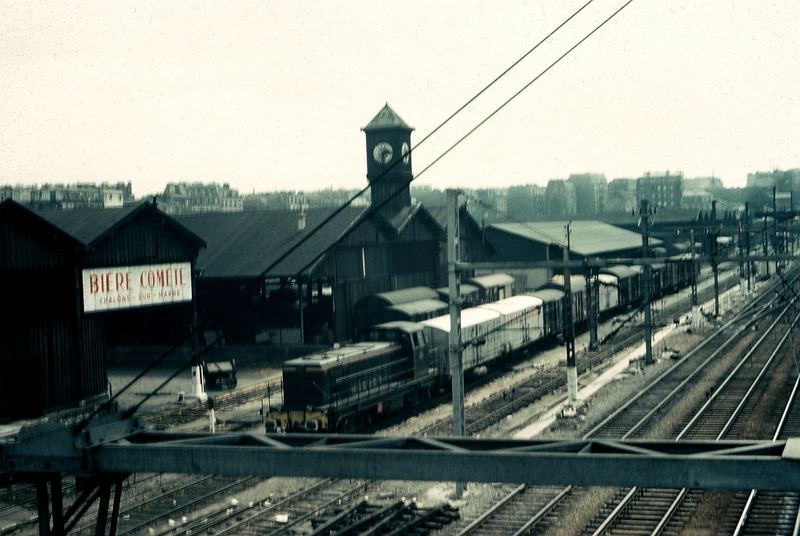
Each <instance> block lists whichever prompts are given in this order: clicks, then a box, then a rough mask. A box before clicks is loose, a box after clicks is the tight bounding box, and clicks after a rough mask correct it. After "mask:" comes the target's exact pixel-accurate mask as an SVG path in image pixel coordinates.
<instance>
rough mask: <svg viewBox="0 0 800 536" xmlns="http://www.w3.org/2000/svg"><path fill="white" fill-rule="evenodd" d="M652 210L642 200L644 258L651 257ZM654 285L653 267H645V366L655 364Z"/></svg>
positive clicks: (643, 299) (643, 289)
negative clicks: (651, 293)
mask: <svg viewBox="0 0 800 536" xmlns="http://www.w3.org/2000/svg"><path fill="white" fill-rule="evenodd" d="M651 210H652V209H651V208H650V206H649V203H648V201H647V199H642V202H641V205H640V207H639V216H640V217H641V218H642V221H641V225H642V257H643V258H645V259H646V258H648V257H649V256H650V215H651ZM652 284H653V267H652V266H651V265H649V264H645V265H644V278H643V281H642V303H643V305H644V364H645V365H652V364H653V313H652V309H651V307H650V286H651V285H652Z"/></svg>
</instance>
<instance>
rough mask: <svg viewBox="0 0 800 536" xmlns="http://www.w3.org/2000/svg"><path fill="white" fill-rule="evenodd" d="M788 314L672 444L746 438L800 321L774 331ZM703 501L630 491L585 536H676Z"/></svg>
mask: <svg viewBox="0 0 800 536" xmlns="http://www.w3.org/2000/svg"><path fill="white" fill-rule="evenodd" d="M789 310H790V308H788V307H787V309H786V310H785V312H784V313H782V315H781V316H779V317H778V319H777V320H776V321H775V323H774V324H773V325H772V326H770V329H768V330H767V332H765V333H764V334H763V335H762V336H761V337H760V338H759V340H758V341H757V342H756V344H755V345H754V346H753V348H751V349H750V351H748V352H747V353H746V354H745V356H744V357H743V358H742V359H741V360H740V361H739V364H738V365H737V366H736V367H735V368H734V369H733V370H732V371H731V372H730V373H729V374H728V375H727V376H726V377H725V378H724V379H723V380H722V382H721V383H720V384H719V385H718V386H717V388H716V389H715V391H714V392H713V394H711V395H710V396H709V397H708V399H707V400H706V402H705V403H704V404H703V406H702V407H701V408H700V410H699V411H697V412H696V413H694V414H693V415H692V416H691V417H690V418H688V419H687V420H686V421H684V422H682V423H681V430H680V432H678V433H677V434H676V435H674V436H673V437H675V439H707V440H708V439H712V440H713V439H716V440H719V439H723V438H726V439H741V438H743V437H744V436H745V435H746V434H744V433H743V430H745V429H746V427H747V424H748V423H749V422H750V421H751V420H752V419H754V418H756V415H757V414H758V407H757V403H758V401H759V400H760V398H761V396H762V395H763V393H764V391H765V390H766V388H767V383H768V382H767V381H766V378H767V373H768V371H770V370H772V369H773V368H774V366H775V364H776V362H777V361H778V359H779V356H780V355H781V354H782V351H783V350H784V348H785V344H786V342H787V341H788V340H789V339H790V332H791V329H792V328H793V327H794V326H795V325H796V323H797V321H798V319H800V316H797V317H795V318H794V320H793V321H792V323H791V324H790V325H789V327H788V330H786V331H785V332H784V331H783V330H782V329H776V328H779V327H785V326H779V324H780V323H781V322H782V319H783V317H784V316H785V315H788V314H789ZM632 436H633V434H631V435H628V437H632ZM702 499H703V493H702V492H699V491H696V490H689V489H682V490H665V489H641V488H631V489H630V490H628V492H627V493H626V495H625V498H624V499H623V500H622V501H619V502H618V503H617V504H616V506H615V507H614V509H613V510H612V512H611V513H610V514H608V515H603V516H598V517H597V518H595V520H594V521H593V523H591V524H590V525H589V526H588V527H587V528H586V530H585V531H584V534H598V535H599V534H633V533H639V534H662V533H665V534H674V533H676V532H678V531H680V530H681V529H682V527H683V526H684V524H685V523H687V522H688V521H689V520H690V518H691V516H692V514H693V513H694V512H695V511H696V510H697V508H698V507H699V504H700V502H701V501H702ZM632 531H636V532H632ZM723 532H726V533H727V531H724V529H723Z"/></svg>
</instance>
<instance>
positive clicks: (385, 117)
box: [361, 102, 414, 132]
mask: <svg viewBox="0 0 800 536" xmlns="http://www.w3.org/2000/svg"><path fill="white" fill-rule="evenodd" d="M388 128H401V129H404V130H414V129H413V128H411V127H410V126H408V125H407V124H406V122H405V121H403V120H402V119H401V118H400V116H399V115H397V112H395V111H394V110H392V108H391V107H390V106H389V103H388V102H387V103H386V105H384V107H383V108H381V111H380V112H378V113H377V115H376V116H375V117H373V118H372V120H371V121H370V122H369V123H367V126H365V127H364V128H362V129H361V130H363V131H365V132H366V131H368V130H383V129H388Z"/></svg>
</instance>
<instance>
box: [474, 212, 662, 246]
mask: <svg viewBox="0 0 800 536" xmlns="http://www.w3.org/2000/svg"><path fill="white" fill-rule="evenodd" d="M566 224H567V222H565V221H537V222H526V223H494V224H492V225H490V226H489V227H490V228H491V229H496V230H498V231H502V232H506V233H509V234H513V235H516V236H519V237H522V238H525V239H527V240H532V241H535V242H541V243H544V244H555V245H557V246H560V247H563V246H564V245H565V243H566V237H565V236H564V227H565V226H566ZM661 243H662V242H661V240H658V239H655V238H650V244H651V245H653V246H654V245H659V244H661ZM641 246H642V237H641V235H639V234H638V233H634V232H632V231H627V230H625V229H622V228H620V227H615V226H613V225H609V224H607V223H603V222H600V221H593V220H584V221H573V222H571V226H570V251H572V252H574V253H576V254H578V255H599V254H602V253H610V252H614V251H622V250H626V249H635V248H640V247H641Z"/></svg>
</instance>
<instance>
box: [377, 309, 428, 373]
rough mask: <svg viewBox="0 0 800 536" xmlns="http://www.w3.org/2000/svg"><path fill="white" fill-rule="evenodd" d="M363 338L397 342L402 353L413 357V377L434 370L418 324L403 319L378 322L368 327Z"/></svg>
mask: <svg viewBox="0 0 800 536" xmlns="http://www.w3.org/2000/svg"><path fill="white" fill-rule="evenodd" d="M364 339H365V340H367V341H372V342H377V341H381V342H391V343H393V344H399V345H400V347H401V348H402V349H403V353H404V354H407V355H412V356H413V357H414V379H417V380H419V379H421V378H424V377H426V376H429V375H432V374H434V373H435V372H436V370H435V366H434V363H433V360H432V357H433V356H432V352H431V348H430V346H429V343H428V340H427V338H426V337H425V331H424V330H423V329H422V326H421V325H420V324H417V323H415V322H403V321H395V322H386V323H384V324H378V325H377V326H372V327H371V328H369V330H368V331H367V332H366V333H365V334H364Z"/></svg>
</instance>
